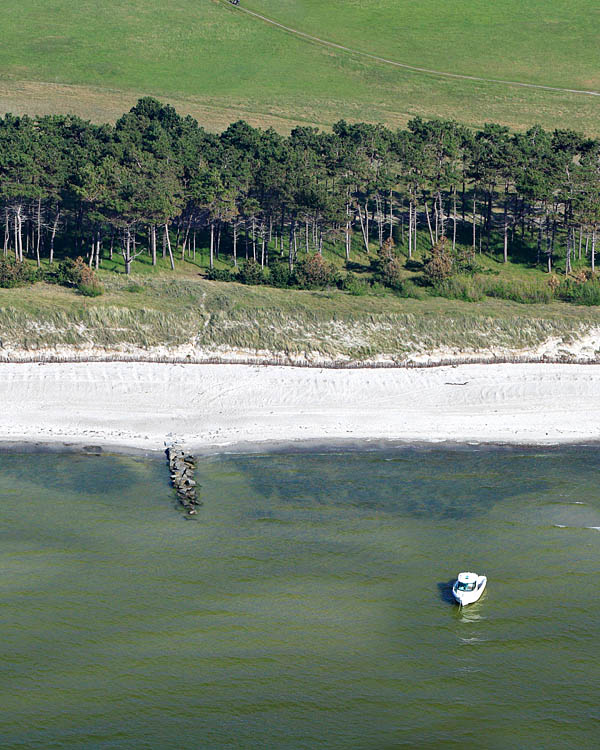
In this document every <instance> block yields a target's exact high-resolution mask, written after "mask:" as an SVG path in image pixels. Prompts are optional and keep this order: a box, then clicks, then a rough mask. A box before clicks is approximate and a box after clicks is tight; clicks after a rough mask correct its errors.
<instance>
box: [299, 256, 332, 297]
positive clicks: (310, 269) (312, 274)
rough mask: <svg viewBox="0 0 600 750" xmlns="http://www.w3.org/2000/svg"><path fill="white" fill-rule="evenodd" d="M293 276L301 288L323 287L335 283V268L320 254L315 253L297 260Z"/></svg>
mask: <svg viewBox="0 0 600 750" xmlns="http://www.w3.org/2000/svg"><path fill="white" fill-rule="evenodd" d="M294 278H295V281H296V284H297V285H298V286H299V287H300V288H301V289H323V288H324V287H326V286H330V285H332V284H334V283H335V269H334V267H333V265H332V264H331V263H327V261H325V260H323V256H322V255H320V254H319V253H315V254H314V255H308V256H307V257H306V258H303V259H302V260H301V261H299V263H298V264H297V265H296V268H295V269H294Z"/></svg>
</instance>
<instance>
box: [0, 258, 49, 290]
mask: <svg viewBox="0 0 600 750" xmlns="http://www.w3.org/2000/svg"><path fill="white" fill-rule="evenodd" d="M41 278H42V277H41V274H40V273H39V272H38V271H37V269H35V268H32V267H30V266H28V265H27V264H26V263H17V262H16V261H14V260H12V259H9V258H0V287H2V288H4V289H10V288H11V287H16V286H24V285H26V284H33V283H34V282H36V281H39V280H40V279H41Z"/></svg>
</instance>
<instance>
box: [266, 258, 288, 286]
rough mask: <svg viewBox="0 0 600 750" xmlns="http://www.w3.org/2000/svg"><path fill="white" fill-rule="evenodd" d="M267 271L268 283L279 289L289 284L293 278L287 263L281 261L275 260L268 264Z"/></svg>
mask: <svg viewBox="0 0 600 750" xmlns="http://www.w3.org/2000/svg"><path fill="white" fill-rule="evenodd" d="M269 272H270V283H271V284H272V285H273V286H276V287H279V288H280V289H283V288H285V287H287V286H290V285H291V284H292V282H293V280H294V279H293V274H292V273H291V272H290V268H289V265H288V264H287V263H282V262H281V261H275V262H274V263H273V264H272V265H271V266H269Z"/></svg>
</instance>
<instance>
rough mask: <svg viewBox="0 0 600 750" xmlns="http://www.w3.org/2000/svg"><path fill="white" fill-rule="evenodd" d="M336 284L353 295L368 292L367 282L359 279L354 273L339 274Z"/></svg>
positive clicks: (356, 295)
mask: <svg viewBox="0 0 600 750" xmlns="http://www.w3.org/2000/svg"><path fill="white" fill-rule="evenodd" d="M337 286H338V288H339V289H341V290H342V291H344V292H348V294H351V295H352V296H354V297H362V296H363V295H365V294H368V292H369V284H368V282H367V281H366V280H365V279H359V278H358V276H357V275H356V274H355V273H352V272H350V273H347V274H346V275H345V276H340V278H339V279H338V283H337Z"/></svg>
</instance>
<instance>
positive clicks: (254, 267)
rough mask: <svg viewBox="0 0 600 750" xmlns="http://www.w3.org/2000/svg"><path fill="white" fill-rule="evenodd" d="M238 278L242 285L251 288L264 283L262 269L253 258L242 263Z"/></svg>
mask: <svg viewBox="0 0 600 750" xmlns="http://www.w3.org/2000/svg"><path fill="white" fill-rule="evenodd" d="M239 278H240V281H241V282H242V284H249V285H251V286H258V285H259V284H264V283H265V281H266V279H265V272H264V270H263V268H262V267H261V265H260V263H257V262H256V261H255V260H254V258H249V259H248V260H246V261H244V263H242V265H241V266H240V276H239Z"/></svg>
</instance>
